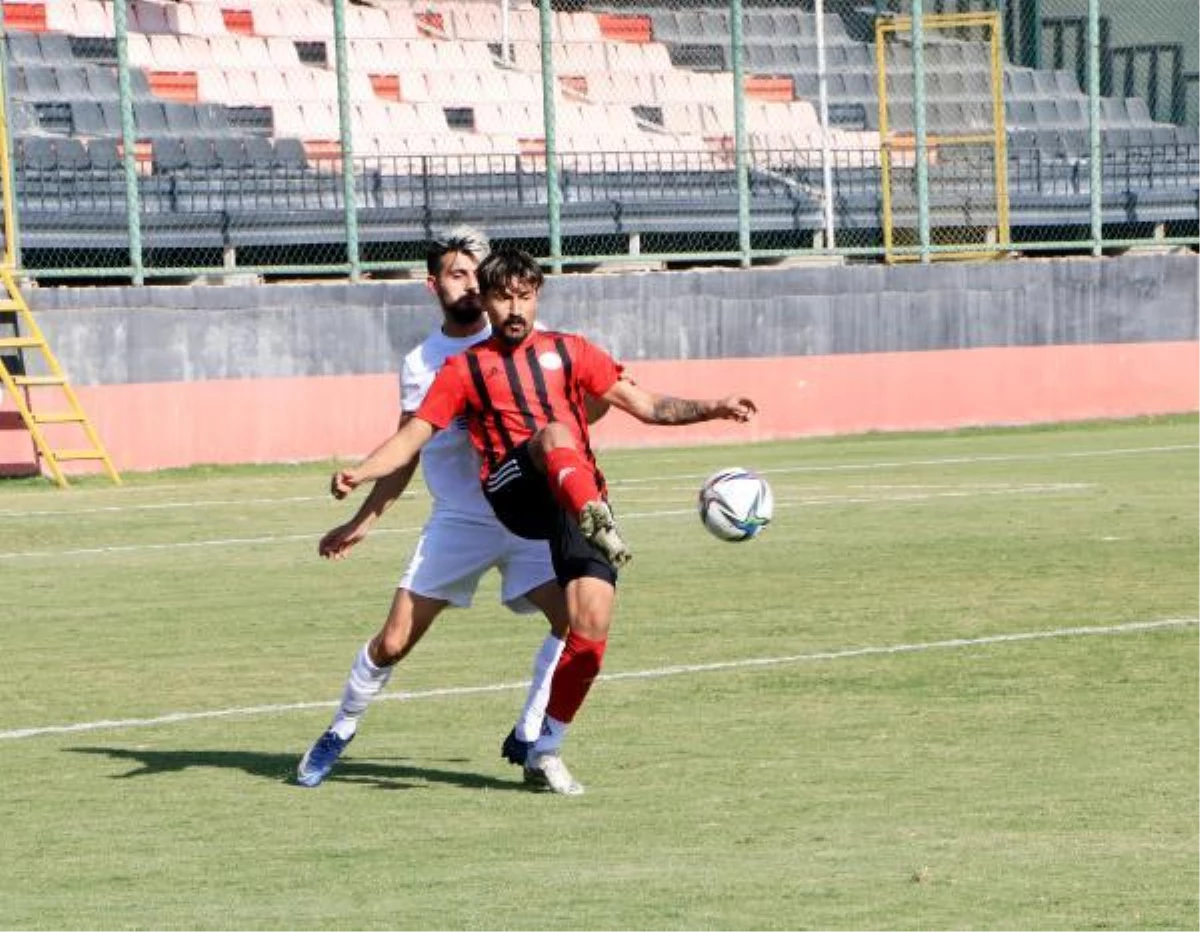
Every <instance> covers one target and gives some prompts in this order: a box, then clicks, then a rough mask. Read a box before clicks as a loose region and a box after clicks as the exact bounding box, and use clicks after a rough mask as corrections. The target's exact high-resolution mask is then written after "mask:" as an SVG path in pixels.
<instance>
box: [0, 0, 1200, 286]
mask: <svg viewBox="0 0 1200 932" xmlns="http://www.w3.org/2000/svg"><path fill="white" fill-rule="evenodd" d="M3 11H4V14H5V17H6V22H5V30H4V33H5V41H4V44H3V53H4V59H5V68H4V69H3V74H4V77H5V88H4V95H3V100H4V104H5V107H4V114H5V126H6V133H5V137H6V144H7V145H8V146H9V147H10V152H11V154H12V159H11V164H12V172H11V174H12V185H13V186H12V189H11V190H12V191H13V192H14V194H15V204H16V224H15V226H16V229H15V230H6V236H7V237H10V238H13V239H15V241H16V243H17V245H18V246H19V250H20V257H21V263H22V266H23V268H24V269H25V270H26V272H27V274H29V275H32V276H36V277H38V278H42V279H47V280H49V279H56V278H57V279H65V278H100V277H120V278H130V279H133V280H134V281H143V280H145V279H147V278H164V277H175V278H187V277H194V276H198V275H207V274H214V275H230V274H235V273H243V272H244V273H253V274H258V275H264V276H284V275H296V274H303V275H323V274H328V275H337V276H345V275H349V276H351V277H355V278H357V277H360V276H363V275H385V274H390V273H392V272H398V271H401V270H409V269H413V268H417V267H419V261H420V257H421V255H422V252H423V244H424V242H425V241H426V240H427V238H428V237H429V235H430V234H431V232H432V231H434V230H435V229H438V228H440V227H443V226H445V225H448V224H452V223H457V222H464V221H469V222H472V223H476V224H479V225H481V226H484V227H485V228H487V229H488V230H489V232H491V233H492V235H493V237H494V238H495V239H497V240H501V241H509V242H515V243H519V244H521V245H523V246H525V247H526V248H528V249H530V250H531V251H532V252H534V253H535V254H537V255H539V256H540V257H542V258H544V259H546V260H548V261H549V263H550V264H551V265H552V266H553V267H555V268H590V267H594V266H597V265H601V264H606V263H617V262H620V263H628V262H630V261H631V260H636V261H637V262H639V263H644V264H651V265H656V266H672V265H679V264H706V263H708V264H711V263H735V264H741V265H749V264H752V263H756V262H775V261H780V260H784V259H790V258H801V259H803V258H814V259H819V260H821V261H835V260H842V259H851V260H855V261H881V260H882V261H900V260H906V259H909V260H911V259H917V260H923V261H929V260H933V259H939V258H943V257H950V256H960V255H967V256H972V255H974V256H979V257H982V256H989V257H991V256H996V255H1003V254H1006V253H1011V252H1018V251H1020V252H1035V251H1043V252H1045V251H1056V252H1067V251H1083V252H1091V253H1099V252H1101V251H1103V250H1106V249H1114V250H1115V249H1121V248H1127V247H1129V246H1132V245H1141V244H1146V243H1156V244H1160V245H1164V244H1182V245H1188V246H1192V247H1195V246H1196V245H1197V242H1198V236H1197V199H1198V196H1200V144H1198V140H1197V129H1196V128H1197V66H1198V60H1197V57H1198V56H1197V35H1198V31H1200V27H1198V23H1197V5H1196V3H1195V2H1194V0H1143V2H1140V3H1137V4H1131V3H1128V2H1120V0H924V3H920V2H907V0H905V2H898V0H875V2H871V0H827V2H825V3H821V2H817V0H777V2H765V0H761V2H754V0H638V2H635V0H544V2H540V3H531V2H529V0H521V2H518V0H429V2H426V0H370V2H366V3H354V4H347V3H344V2H343V0H336V2H333V3H327V2H319V0H292V2H287V3H283V2H278V0H238V2H236V3H235V2H230V3H228V4H226V3H221V4H216V3H211V2H202V0H179V2H170V3H165V2H156V0H133V2H125V3H121V2H118V3H116V4H115V5H114V4H113V3H102V2H100V0H49V2H41V3H39V2H26V3H8V4H5V5H4V6H3ZM1093 63H1094V67H1095V74H1094V76H1093Z"/></svg>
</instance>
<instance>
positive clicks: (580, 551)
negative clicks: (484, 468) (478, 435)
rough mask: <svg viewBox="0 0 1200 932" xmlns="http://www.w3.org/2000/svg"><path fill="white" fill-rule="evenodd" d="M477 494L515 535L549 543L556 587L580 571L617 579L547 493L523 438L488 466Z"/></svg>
mask: <svg viewBox="0 0 1200 932" xmlns="http://www.w3.org/2000/svg"><path fill="white" fill-rule="evenodd" d="M483 495H484V497H485V498H486V499H487V500H488V503H489V504H490V505H491V506H492V511H494V512H495V513H496V517H497V518H499V519H500V523H501V524H503V525H504V526H505V527H506V528H508V529H509V530H510V531H512V532H513V533H514V534H516V535H517V536H518V537H524V538H526V539H529V540H546V541H549V542H550V559H551V561H552V563H553V564H554V575H555V576H556V577H557V578H558V584H559V585H560V586H565V585H566V584H567V583H569V582H570V581H571V580H572V579H581V578H582V577H585V576H590V577H592V578H593V579H603V580H604V581H605V582H608V583H612V584H613V585H614V586H615V585H616V584H617V571H616V570H614V569H613V568H612V566H610V565H609V563H608V561H607V560H605V559H604V557H603V556H601V554H600V551H598V550H597V549H596V548H595V547H593V546H592V545H591V544H590V543H588V541H587V538H585V537H584V536H583V532H582V531H580V530H579V523H578V522H577V521H575V520H574V519H573V518H571V517H570V516H569V515H568V514H567V513H566V512H565V511H563V510H562V507H561V506H560V505H559V504H558V502H556V501H555V500H554V496H553V495H552V494H550V486H549V484H548V483H547V481H546V477H545V476H544V475H543V474H542V473H540V472H538V470H537V467H536V466H534V465H533V460H532V458H531V457H530V454H529V444H528V442H526V443H523V444H521V445H520V446H519V447H517V448H516V449H515V450H513V451H512V452H511V453H509V454H508V456H506V457H505V458H504V459H503V460H501V461H500V464H499V465H498V466H497V467H496V468H495V469H493V470H492V471H491V473H490V474H489V475H488V477H487V479H485V480H484V483H483Z"/></svg>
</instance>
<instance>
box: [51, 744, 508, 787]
mask: <svg viewBox="0 0 1200 932" xmlns="http://www.w3.org/2000/svg"><path fill="white" fill-rule="evenodd" d="M66 750H68V751H70V752H71V753H73V754H96V755H102V756H104V757H109V758H112V759H113V760H121V761H133V762H134V763H135V764H136V766H135V767H134V768H133V769H132V770H129V771H127V772H126V773H118V774H113V776H112V779H114V780H124V779H128V778H129V777H145V776H151V775H153V774H162V773H181V772H183V771H184V770H190V769H193V768H199V767H209V768H215V769H218V770H241V771H243V772H244V773H247V774H249V775H250V776H252V777H260V778H262V779H265V780H276V781H279V782H282V783H293V782H294V778H295V775H296V764H297V762H298V761H299V760H300V757H299V755H297V754H268V753H263V752H261V751H155V750H151V749H148V748H146V749H142V748H119V747H88V748H66ZM391 760H393V759H391V758H384V759H383V761H376V760H371V761H368V760H355V759H354V758H352V757H343V758H342V759H341V760H340V761H338V765H337V767H336V768H334V770H333V772H332V773H331V774H330V775H329V776H328V777H326V778H325V782H326V783H361V784H365V785H368V786H373V787H375V788H376V789H380V790H410V789H417V788H419V787H420V786H421V785H422V784H429V783H447V784H450V785H453V786H461V787H463V788H464V789H470V790H524V787H523V786H522V785H521V783H520V782H519V781H516V780H500V779H497V778H496V777H489V776H485V775H484V774H479V773H470V772H468V771H462V770H443V769H441V768H438V767H425V766H415V765H412V764H402V763H390V762H386V761H391Z"/></svg>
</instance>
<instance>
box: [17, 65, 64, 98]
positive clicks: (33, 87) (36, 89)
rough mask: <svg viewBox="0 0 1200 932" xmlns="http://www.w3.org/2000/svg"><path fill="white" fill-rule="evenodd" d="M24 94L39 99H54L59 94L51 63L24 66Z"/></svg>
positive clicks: (56, 77)
mask: <svg viewBox="0 0 1200 932" xmlns="http://www.w3.org/2000/svg"><path fill="white" fill-rule="evenodd" d="M24 70H25V88H26V94H27V95H28V96H29V97H31V98H37V99H39V100H55V99H57V98H58V96H59V90H58V75H56V74H55V72H54V67H53V66H51V65H26V66H25V69H24Z"/></svg>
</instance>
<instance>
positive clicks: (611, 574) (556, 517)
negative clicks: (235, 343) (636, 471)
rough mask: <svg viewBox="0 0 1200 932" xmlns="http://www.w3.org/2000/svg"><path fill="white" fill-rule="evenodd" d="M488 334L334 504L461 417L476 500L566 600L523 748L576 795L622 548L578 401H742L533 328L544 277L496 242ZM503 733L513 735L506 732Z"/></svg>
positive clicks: (719, 406)
mask: <svg viewBox="0 0 1200 932" xmlns="http://www.w3.org/2000/svg"><path fill="white" fill-rule="evenodd" d="M477 274H478V279H479V290H480V298H481V300H482V302H483V306H484V310H485V311H486V312H487V315H488V317H489V319H490V321H491V324H492V336H491V338H490V339H488V340H486V341H484V342H483V343H478V344H476V345H475V346H473V347H471V348H470V349H468V350H466V351H465V352H464V353H462V354H461V355H459V356H454V357H451V358H449V359H447V360H446V362H445V364H444V365H443V367H442V369H441V371H440V372H439V373H438V375H437V378H436V379H435V380H434V382H433V385H432V386H431V387H430V389H429V393H428V394H427V395H426V396H425V400H424V401H423V402H422V404H421V405H420V407H419V408H418V409H417V412H416V416H415V417H413V418H411V419H410V420H408V421H407V422H406V423H405V424H404V425H403V426H402V427H401V428H400V429H399V430H398V431H397V432H396V433H395V434H393V435H392V436H391V437H390V438H389V439H388V440H386V441H385V442H384V443H383V444H382V445H381V446H380V447H379V448H378V449H376V450H375V451H374V452H373V453H372V454H371V455H370V456H368V457H367V458H366V459H365V460H364V461H363V462H362V463H360V464H359V465H358V466H356V467H353V468H351V469H344V470H341V471H340V472H337V473H335V474H334V476H333V480H332V483H331V490H332V492H333V494H334V496H336V497H337V498H343V497H344V496H346V495H347V494H349V492H350V491H351V490H353V489H354V488H356V487H357V486H359V485H361V484H362V483H364V482H370V481H372V480H376V479H379V478H382V477H384V476H387V475H390V474H391V473H393V472H395V471H396V470H397V469H399V468H400V467H402V466H404V465H406V464H407V463H409V462H410V461H411V460H412V459H413V457H415V456H416V455H417V453H418V452H419V451H420V449H421V447H422V446H423V445H424V444H425V443H426V442H427V441H428V440H429V438H430V437H432V436H433V434H434V431H436V430H438V429H441V428H445V427H447V426H448V425H449V424H450V423H451V422H452V421H453V420H454V419H455V418H457V417H463V418H465V420H466V424H467V428H468V431H469V432H470V436H471V441H472V443H473V444H474V446H475V447H476V449H477V450H478V451H479V453H480V456H481V457H482V458H483V466H482V468H481V472H480V479H481V481H482V483H483V490H484V495H485V496H486V497H487V499H488V501H489V502H490V503H491V506H492V509H493V510H494V511H495V512H496V516H497V517H498V518H499V519H500V521H501V522H502V523H503V524H504V525H505V526H506V527H508V529H509V530H510V531H512V532H513V533H514V534H518V535H520V536H522V537H527V538H537V539H543V540H548V541H549V542H550V552H551V556H552V559H553V563H554V570H555V573H556V575H557V576H558V580H559V583H560V584H561V585H562V586H563V587H564V588H565V590H566V594H567V606H568V616H569V621H570V633H569V634H568V636H567V641H566V645H565V646H564V648H563V652H562V656H561V657H560V658H559V661H558V666H557V668H556V669H555V672H554V677H553V679H552V681H551V687H550V701H549V705H548V706H547V710H546V713H547V714H546V720H545V726H544V727H543V730H542V735H541V736H540V737H539V738H538V739H537V740H536V741H535V742H533V743H532V744H531V745H530V747H529V748H528V751H527V754H526V757H525V779H526V782H528V783H531V784H534V785H537V786H541V787H545V788H547V789H550V790H552V791H553V792H556V793H563V794H568V795H574V794H577V793H581V792H583V787H582V786H580V785H579V784H578V783H577V782H576V781H575V780H574V779H573V778H572V777H571V774H570V772H569V771H568V770H567V768H566V766H565V765H564V764H563V762H562V759H561V757H560V756H559V751H560V748H561V746H562V742H563V739H564V737H565V736H566V732H567V728H568V726H569V725H570V723H571V722H572V721H573V720H574V718H575V714H576V713H577V712H578V710H579V708H580V706H582V705H583V701H584V699H585V698H586V697H587V693H588V690H589V689H590V688H591V685H592V681H593V680H594V679H595V678H596V675H597V674H598V673H599V672H600V666H601V663H602V661H603V658H604V650H605V647H606V645H607V642H608V629H609V625H610V622H611V619H612V613H613V603H614V601H615V596H616V581H617V568H619V567H620V566H621V565H623V564H624V563H625V562H627V561H628V560H629V557H630V554H629V550H628V548H627V547H626V545H625V542H624V541H623V540H622V539H621V535H620V533H619V532H618V530H617V527H616V524H615V522H614V520H613V515H612V510H611V508H610V507H609V505H608V501H607V496H606V493H605V484H604V477H603V475H602V474H601V472H600V470H599V468H598V467H597V465H596V460H595V457H594V456H593V454H592V449H591V443H590V440H589V436H588V426H587V425H588V417H587V411H586V402H585V399H586V398H587V397H588V396H589V395H590V396H592V397H594V398H597V399H600V401H601V402H603V403H607V404H610V405H615V406H616V407H618V408H620V409H621V410H622V411H625V412H627V413H629V414H631V415H633V416H634V417H636V418H637V419H638V420H640V421H642V422H644V423H646V424H694V423H697V422H699V421H709V420H717V419H727V420H733V421H740V422H745V421H748V420H749V419H750V418H751V417H753V415H754V414H755V412H756V410H757V409H756V408H755V406H754V402H753V401H751V400H750V399H749V398H745V397H742V396H738V395H732V396H729V397H727V398H721V399H716V400H710V401H700V400H690V399H684V398H673V397H670V396H667V395H659V394H655V393H653V392H650V391H647V390H645V389H644V388H641V387H640V386H638V385H637V384H636V383H634V382H633V381H631V380H629V379H626V378H622V377H621V373H622V370H621V366H620V365H618V364H617V363H616V362H615V361H614V360H613V359H612V357H610V356H609V355H608V354H607V353H605V352H604V351H603V350H602V349H600V348H599V347H598V346H596V345H595V344H593V343H591V342H589V341H588V340H586V339H585V338H583V337H581V336H578V335H575V334H568V333H559V332H556V331H552V330H540V329H536V328H535V327H534V323H535V321H536V320H537V302H538V294H539V292H540V291H541V287H542V282H543V273H542V269H541V267H540V266H539V265H538V264H537V262H536V261H534V259H532V258H531V257H530V256H529V255H527V254H526V253H524V252H521V251H520V250H497V251H496V252H493V253H492V254H491V255H490V256H489V257H488V258H487V259H486V260H485V261H484V262H483V263H482V264H481V265H480V266H479V270H478V273H477ZM510 737H511V736H510Z"/></svg>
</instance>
